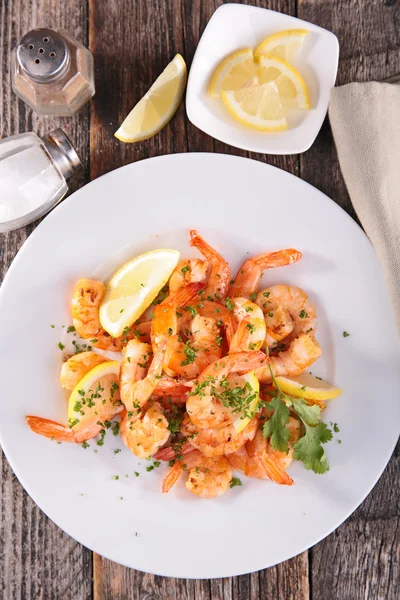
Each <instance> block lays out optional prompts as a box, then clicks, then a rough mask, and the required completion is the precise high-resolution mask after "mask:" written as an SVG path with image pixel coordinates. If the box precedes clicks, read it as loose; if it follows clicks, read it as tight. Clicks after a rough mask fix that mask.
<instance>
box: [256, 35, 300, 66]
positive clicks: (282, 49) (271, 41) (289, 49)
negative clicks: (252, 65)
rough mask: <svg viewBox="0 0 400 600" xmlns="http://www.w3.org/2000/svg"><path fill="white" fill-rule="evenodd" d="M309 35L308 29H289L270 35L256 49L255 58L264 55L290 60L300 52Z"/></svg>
mask: <svg viewBox="0 0 400 600" xmlns="http://www.w3.org/2000/svg"><path fill="white" fill-rule="evenodd" d="M307 34H308V31H307V29H287V30H285V31H279V32H278V33H274V34H273V35H269V36H268V37H267V38H265V40H263V41H262V42H261V44H260V45H259V46H258V47H257V48H256V51H255V52H254V57H255V58H259V57H260V56H262V55H263V54H268V55H269V56H277V57H278V58H283V59H284V60H290V59H291V58H293V56H294V55H295V54H296V52H298V51H299V50H300V48H301V46H302V45H303V42H304V39H305V37H306V35H307Z"/></svg>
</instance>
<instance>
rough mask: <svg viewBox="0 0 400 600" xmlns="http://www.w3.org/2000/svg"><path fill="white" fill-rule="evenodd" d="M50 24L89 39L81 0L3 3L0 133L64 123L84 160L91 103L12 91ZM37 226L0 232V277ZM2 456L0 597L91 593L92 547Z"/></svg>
mask: <svg viewBox="0 0 400 600" xmlns="http://www.w3.org/2000/svg"><path fill="white" fill-rule="evenodd" d="M66 4H68V6H67V5H66ZM49 24H51V25H52V26H53V27H63V28H65V29H67V30H70V31H71V32H73V33H74V34H75V35H76V37H77V38H78V39H79V40H81V41H83V42H84V43H85V42H87V10H86V5H85V3H83V4H82V3H81V2H80V0H70V1H69V2H68V3H55V2H53V1H52V0H30V1H29V2H24V1H22V0H20V1H18V0H2V2H0V41H1V44H0V65H1V70H0V137H1V138H2V137H6V136H9V135H13V134H16V133H20V132H24V131H35V132H37V133H39V134H41V133H44V132H45V131H49V130H51V129H53V128H54V127H58V126H60V125H61V126H62V127H63V128H64V129H65V131H66V132H67V133H68V135H69V136H70V137H71V140H72V141H73V143H74V145H75V146H76V148H77V149H78V152H79V155H80V157H81V159H82V161H83V163H84V165H86V164H87V160H88V150H89V144H88V109H86V110H84V111H83V112H82V113H80V114H79V115H78V116H76V117H74V118H73V119H54V118H51V119H50V118H43V119H40V118H38V117H37V116H36V115H34V114H33V113H32V111H31V110H30V109H29V108H27V107H26V105H25V104H24V103H23V102H20V101H18V100H17V99H16V97H15V95H14V94H13V92H12V89H11V78H10V54H11V50H12V48H13V47H14V46H15V44H16V42H17V40H18V39H20V38H21V37H22V35H24V34H25V33H26V32H27V31H29V29H32V28H33V27H37V26H42V27H43V26H48V25H49ZM86 180H87V178H86V177H85V173H84V172H81V173H80V174H79V175H78V176H77V177H76V178H75V180H74V182H73V189H76V187H78V186H79V185H82V184H83V183H84V182H85V181H86ZM36 224H37V223H36ZM36 224H32V225H29V226H28V227H26V228H23V229H20V230H18V231H13V232H11V233H8V234H3V235H1V234H0V281H1V280H2V279H3V277H4V275H5V273H6V271H7V269H8V267H9V265H10V263H11V261H12V259H13V258H14V256H15V254H16V253H17V252H18V250H19V248H20V247H21V245H22V244H23V242H24V241H25V239H26V238H27V237H28V236H29V234H30V233H31V232H32V231H33V229H34V228H35V226H36ZM0 454H1V457H0V460H1V466H0V489H1V506H0V597H1V598H2V599H4V600H14V599H15V600H17V599H18V600H19V599H23V600H25V599H26V600H30V599H32V600H39V599H43V600H47V599H54V600H61V599H63V600H64V599H66V600H67V599H71V600H72V599H74V600H75V599H76V600H86V599H89V598H91V595H92V592H91V590H92V582H91V577H92V557H91V553H90V552H89V551H88V550H87V549H86V548H84V547H83V546H81V545H80V544H78V543H77V542H75V541H74V540H73V539H72V538H70V537H69V536H68V535H66V534H65V533H64V532H63V531H61V529H59V528H58V527H57V526H56V525H54V523H53V522H52V521H50V519H48V518H47V517H46V516H45V514H44V513H42V511H41V510H40V509H39V508H38V507H37V506H36V504H35V503H34V502H33V501H32V500H31V499H30V498H29V496H28V495H27V494H26V492H25V491H24V490H23V488H22V486H21V485H20V483H19V482H18V480H17V479H16V477H15V476H14V475H13V473H12V471H11V468H10V466H9V464H8V462H7V460H6V458H5V456H4V455H3V454H2V453H1V451H0Z"/></svg>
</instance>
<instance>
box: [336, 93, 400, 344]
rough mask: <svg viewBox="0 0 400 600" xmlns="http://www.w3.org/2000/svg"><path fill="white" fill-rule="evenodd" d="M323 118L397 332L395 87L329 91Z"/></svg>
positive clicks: (399, 148) (399, 238)
mask: <svg viewBox="0 0 400 600" xmlns="http://www.w3.org/2000/svg"><path fill="white" fill-rule="evenodd" d="M329 118H330V122H331V127H332V131H333V137H334V139H335V144H336V148H337V152H338V155H339V162H340V167H341V169H342V173H343V177H344V180H345V182H346V185H347V189H348V190H349V194H350V198H351V200H352V202H353V205H354V208H355V210H356V212H357V215H358V217H359V219H360V221H361V223H362V225H363V227H364V229H365V231H366V233H367V235H368V236H369V238H370V240H371V242H372V243H373V245H374V247H375V251H376V253H377V255H378V258H379V260H380V261H381V264H382V266H383V269H384V272H385V276H386V280H387V284H388V288H389V294H390V297H391V300H392V305H393V310H394V315H395V318H396V322H397V328H398V331H399V333H400V85H392V84H389V83H377V82H371V83H349V84H348V85H344V86H342V87H337V88H334V89H333V90H332V94H331V103H330V107H329ZM371 284H373V282H371Z"/></svg>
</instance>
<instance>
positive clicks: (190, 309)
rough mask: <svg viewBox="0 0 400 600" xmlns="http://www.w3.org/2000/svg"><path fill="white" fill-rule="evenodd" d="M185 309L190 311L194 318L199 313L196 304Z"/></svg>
mask: <svg viewBox="0 0 400 600" xmlns="http://www.w3.org/2000/svg"><path fill="white" fill-rule="evenodd" d="M185 311H186V312H190V315H191V317H192V318H194V317H195V316H196V315H197V309H196V308H195V307H194V306H191V305H189V306H185Z"/></svg>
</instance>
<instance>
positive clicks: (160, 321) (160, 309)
mask: <svg viewBox="0 0 400 600" xmlns="http://www.w3.org/2000/svg"><path fill="white" fill-rule="evenodd" d="M203 289H204V285H203V284H202V283H190V284H189V285H187V286H186V287H183V288H180V289H179V290H178V291H177V292H175V293H174V294H171V295H170V296H168V298H165V300H163V301H162V302H161V304H158V305H157V306H156V307H155V309H154V316H153V319H152V321H151V343H152V345H153V351H154V352H156V350H157V348H158V346H159V345H160V343H161V341H162V340H163V339H164V337H165V336H166V335H168V336H173V335H176V334H177V333H178V317H177V314H176V309H177V308H179V307H184V306H185V305H186V304H187V303H188V302H190V300H192V299H193V298H194V297H195V296H196V294H198V293H199V292H200V291H201V290H203Z"/></svg>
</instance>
